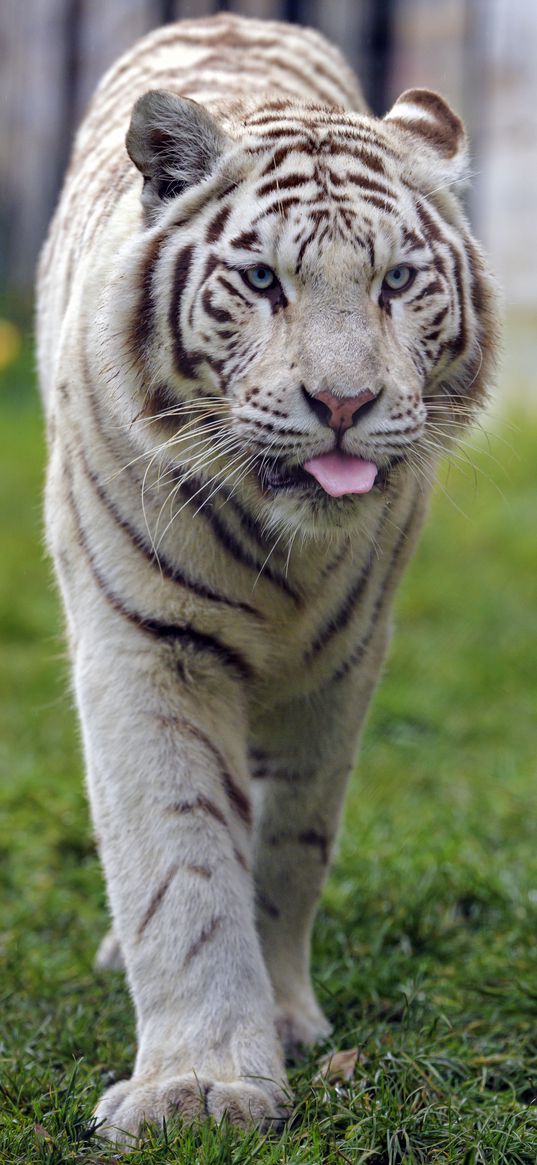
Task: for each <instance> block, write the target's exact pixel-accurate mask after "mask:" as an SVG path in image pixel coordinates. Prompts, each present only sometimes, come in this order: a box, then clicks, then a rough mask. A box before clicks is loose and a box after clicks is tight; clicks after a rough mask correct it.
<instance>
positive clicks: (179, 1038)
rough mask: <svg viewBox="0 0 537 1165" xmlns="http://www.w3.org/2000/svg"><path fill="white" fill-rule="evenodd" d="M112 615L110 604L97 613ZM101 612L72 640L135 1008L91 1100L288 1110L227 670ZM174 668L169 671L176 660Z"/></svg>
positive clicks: (123, 1115) (113, 1110)
mask: <svg viewBox="0 0 537 1165" xmlns="http://www.w3.org/2000/svg"><path fill="white" fill-rule="evenodd" d="M110 622H111V623H112V624H114V622H115V617H112V616H111V617H110ZM149 638H150V637H148V636H147V635H144V634H143V633H141V632H140V631H138V630H136V631H135V630H134V629H132V630H131V628H130V627H128V628H127V629H125V627H123V626H122V627H121V628H120V629H118V628H116V627H115V626H114V625H112V626H111V627H110V628H109V629H108V635H107V637H106V640H101V641H100V642H99V643H98V644H96V643H95V642H94V641H91V642H87V641H86V640H85V639H84V637H82V640H81V641H80V642H79V647H78V652H77V658H76V666H75V680H76V689H77V696H78V701H79V706H80V711H81V718H82V724H83V731H84V740H85V749H86V756H87V763H88V777H89V788H90V797H91V803H92V809H93V816H94V821H95V826H96V830H97V833H98V837H99V845H100V850H101V855H102V860H103V865H104V869H105V873H106V878H107V883H108V892H109V898H110V903H111V907H112V913H113V917H114V926H115V928H116V931H117V935H118V938H119V941H120V944H121V950H122V952H123V957H124V961H125V966H126V971H127V977H128V981H129V984H130V988H131V992H132V996H133V1000H134V1006H135V1011H136V1020H137V1034H138V1052H137V1057H136V1063H135V1067H134V1072H133V1075H132V1078H131V1079H130V1080H127V1081H122V1082H121V1083H118V1084H115V1085H114V1086H113V1087H112V1088H110V1089H109V1090H108V1091H107V1092H106V1093H105V1094H104V1096H103V1097H102V1099H101V1101H100V1102H99V1104H98V1106H97V1110H96V1117H97V1120H98V1122H99V1124H100V1133H101V1135H105V1136H107V1137H109V1138H110V1139H111V1140H116V1141H119V1142H125V1141H128V1139H129V1136H136V1135H137V1134H138V1133H139V1131H140V1129H141V1127H142V1125H143V1123H144V1122H146V1121H147V1122H154V1123H157V1124H161V1123H162V1121H163V1120H164V1119H165V1118H168V1119H169V1118H170V1117H172V1116H178V1117H180V1118H183V1119H185V1120H187V1121H192V1120H194V1119H197V1118H198V1117H203V1116H204V1115H210V1116H213V1117H214V1118H216V1119H217V1120H219V1119H220V1118H222V1117H224V1116H226V1117H228V1118H229V1119H230V1120H231V1121H233V1122H235V1123H238V1124H243V1125H246V1124H250V1123H259V1124H261V1125H267V1124H270V1123H272V1122H274V1121H279V1120H281V1119H282V1117H284V1116H285V1113H286V1093H285V1085H286V1082H285V1074H284V1069H283V1062H282V1054H281V1049H280V1045H279V1042H278V1039H277V1035H276V1030H275V1024H274V1006H273V997H272V990H271V986H270V982H269V977H268V974H267V972H266V969H265V966H264V962H263V958H262V954H261V950H260V944H259V940H258V937H257V933H256V929H255V924H254V896H253V883H252V875H251V822H250V804H249V791H248V777H247V770H246V766H245V760H244V743H243V742H244V724H243V715H242V712H241V703H242V701H241V690H240V683H239V682H238V681H235V680H229V679H227V677H226V676H224V675H222V674H220V672H224V671H225V669H224V668H221V667H219V665H218V663H216V662H215V660H214V659H210V660H205V674H204V675H203V669H204V662H203V660H202V661H201V662H200V660H199V658H198V659H194V658H193V657H192V658H191V659H189V658H188V651H187V653H186V659H185V658H184V656H185V653H184V652H182V653H181V654H182V657H183V658H182V661H179V660H178V654H177V648H176V647H171V646H169V645H167V644H162V643H159V644H158V645H157V644H155V645H153V644H151V643H149V645H148V639H149ZM180 667H181V668H182V678H181V673H180Z"/></svg>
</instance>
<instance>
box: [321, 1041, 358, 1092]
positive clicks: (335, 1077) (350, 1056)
mask: <svg viewBox="0 0 537 1165" xmlns="http://www.w3.org/2000/svg"><path fill="white" fill-rule="evenodd" d="M359 1054H360V1053H359V1051H358V1048H345V1049H343V1050H342V1051H341V1052H332V1053H331V1055H329V1056H325V1057H324V1059H322V1060H321V1062H320V1064H319V1071H318V1072H317V1073H316V1075H315V1077H314V1081H317V1082H321V1083H323V1084H344V1083H345V1081H346V1080H352V1077H353V1076H354V1069H355V1068H356V1064H357V1062H358V1056H359Z"/></svg>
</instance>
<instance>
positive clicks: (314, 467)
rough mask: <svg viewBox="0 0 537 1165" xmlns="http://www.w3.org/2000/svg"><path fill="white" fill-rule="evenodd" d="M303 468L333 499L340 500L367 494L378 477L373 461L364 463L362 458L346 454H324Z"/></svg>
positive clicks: (314, 458)
mask: <svg viewBox="0 0 537 1165" xmlns="http://www.w3.org/2000/svg"><path fill="white" fill-rule="evenodd" d="M303 468H304V469H305V470H306V473H311V476H312V477H314V478H315V479H316V481H318V482H319V485H321V486H322V487H323V489H324V491H325V493H327V494H330V496H331V497H333V498H340V497H342V495H343V494H367V493H369V490H370V489H372V488H373V483H374V481H375V478H376V476H377V466H376V465H374V464H373V462H372V461H362V459H361V458H360V457H349V456H348V455H347V454H346V453H322V454H321V456H320V457H312V458H311V460H310V461H306V462H305V463H304V466H303Z"/></svg>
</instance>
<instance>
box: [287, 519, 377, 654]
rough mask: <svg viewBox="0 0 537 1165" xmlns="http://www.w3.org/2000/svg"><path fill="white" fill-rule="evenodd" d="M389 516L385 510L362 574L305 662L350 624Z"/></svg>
mask: <svg viewBox="0 0 537 1165" xmlns="http://www.w3.org/2000/svg"><path fill="white" fill-rule="evenodd" d="M387 516H388V511H387V510H385V511H384V514H383V516H382V519H381V521H380V522H379V523H378V525H377V528H376V530H375V533H374V534H373V536H372V538H371V541H372V543H373V545H372V548H371V550H370V552H369V555H368V557H367V560H366V562H365V563H364V566H363V567H362V570H361V571H360V574H359V575H358V578H357V579H356V582H355V583H353V585H352V587H351V589H350V590H349V591H348V593H347V594H346V595H345V598H344V599H343V602H342V603H341V605H340V606H339V608H338V610H337V611H335V612H334V613H333V615H331V616H330V617H329V619H328V620H327V622H326V623H325V624H324V626H323V627H322V628H321V630H320V631H319V632H318V634H317V636H316V638H315V639H314V641H313V643H312V645H311V647H310V648H309V649H308V651H307V652H306V654H305V656H304V663H306V664H307V663H311V661H312V660H313V659H315V656H316V655H318V654H319V652H320V651H322V649H323V648H324V647H326V645H327V643H329V642H330V640H331V639H332V638H333V637H334V635H337V633H338V632H339V631H343V630H344V628H345V627H347V625H348V624H349V622H350V620H351V618H352V616H353V614H354V611H355V609H356V605H357V603H358V602H359V600H360V598H361V596H362V594H363V592H364V590H365V587H366V585H367V581H368V578H369V574H370V571H371V567H372V565H373V561H374V558H375V549H374V548H375V544H376V542H377V539H378V538H379V536H380V534H381V532H382V529H383V526H384V524H385V522H386V519H387Z"/></svg>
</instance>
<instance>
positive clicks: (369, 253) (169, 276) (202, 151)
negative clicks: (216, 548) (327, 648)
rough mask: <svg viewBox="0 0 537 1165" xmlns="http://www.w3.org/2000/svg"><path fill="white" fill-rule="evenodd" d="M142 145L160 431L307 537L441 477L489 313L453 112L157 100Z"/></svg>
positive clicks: (139, 348) (417, 101) (145, 373)
mask: <svg viewBox="0 0 537 1165" xmlns="http://www.w3.org/2000/svg"><path fill="white" fill-rule="evenodd" d="M187 135H188V142H189V151H190V152H188V151H187V153H186V155H185V151H184V148H183V147H184V145H185V140H186V139H187ZM193 142H195V143H196V145H193V144H192V143H193ZM127 148H128V150H129V153H130V156H131V158H132V159H133V161H134V162H135V164H136V165H137V167H138V168H139V169H140V171H141V173H142V174H143V175H144V192H143V195H142V202H143V204H144V214H145V228H144V231H143V234H142V236H141V239H137V240H136V243H135V245H134V247H133V245H132V244H131V245H130V249H129V256H130V262H131V277H132V278H134V281H135V289H134V294H135V295H136V294H137V295H138V311H137V313H136V320H135V324H134V327H133V326H132V323H131V325H130V349H131V351H133V352H134V357H135V362H136V364H137V366H138V367H139V368H141V369H142V374H141V377H140V393H141V397H142V408H141V413H142V415H143V417H144V418H145V419H148V418H149V419H152V420H153V421H155V425H154V426H153V429H152V435H151V438H149V436H148V435H147V427H146V429H145V434H146V436H145V440H146V441H148V440H152V441H153V443H154V447H155V448H157V447H158V446H159V443H160V446H162V445H164V446H165V451H166V453H165V455H166V457H167V458H171V459H172V461H174V462H175V463H176V464H177V466H178V467H182V468H183V470H185V469H186V472H187V473H188V465H189V464H190V465H193V466H194V467H195V471H196V472H198V473H200V474H201V477H202V480H203V481H206V480H207V479H208V481H209V486H210V488H211V489H212V490H213V493H214V492H215V489H216V490H218V488H219V481H222V482H224V481H225V483H226V484H227V486H228V487H229V486H231V487H232V488H233V489H237V490H242V491H243V492H244V493H246V494H247V495H248V497H249V502H250V506H252V505H253V506H254V508H255V510H256V512H257V514H258V515H259V516H260V517H261V518H262V520H263V522H264V523H265V524H266V525H269V526H270V527H272V528H274V529H278V528H282V529H288V530H290V531H293V530H298V529H300V530H301V531H302V532H303V533H305V534H322V535H323V534H326V533H327V532H330V531H334V530H336V529H340V530H344V531H348V530H350V529H352V528H353V527H356V526H359V525H360V523H361V520H362V518H363V516H364V507H366V508H367V507H370V506H371V505H374V504H375V497H376V496H377V495H378V493H379V492H380V491H383V490H385V489H386V488H388V487H389V486H390V483H392V482H397V478H398V475H401V474H408V473H409V472H410V473H412V472H413V473H420V472H423V473H425V474H428V473H429V472H430V470H431V468H432V466H433V464H434V462H435V461H436V459H437V458H438V455H439V453H440V452H441V451H442V450H443V449H444V448H445V447H446V445H448V444H449V442H450V440H451V439H452V437H453V436H454V435H455V434H456V432H457V429H458V428H459V427H460V425H461V424H463V423H465V422H466V420H467V417H468V415H469V413H470V412H471V411H472V408H473V407H474V405H475V403H476V402H477V401H478V400H479V398H480V396H481V395H482V392H483V384H484V383H485V381H486V379H487V376H488V373H489V368H488V364H489V353H488V350H487V348H486V345H485V343H484V339H483V337H484V336H485V335H486V334H490V333H491V331H492V329H491V327H490V319H491V314H492V312H493V292H492V289H491V283H490V277H489V276H488V273H487V272H486V270H485V268H484V264H483V260H482V257H481V255H480V253H479V252H478V249H477V247H476V244H475V243H474V242H473V240H472V239H471V238H470V235H469V233H468V228H467V225H466V222H465V220H464V217H463V215H462V212H461V209H460V206H459V202H458V199H457V197H456V195H455V194H454V193H453V184H454V183H457V182H459V181H460V180H461V179H462V178H463V176H464V166H465V139H464V131H463V127H462V125H461V123H460V121H459V119H458V118H457V117H456V116H455V115H454V114H453V113H452V112H451V110H450V109H449V108H448V106H447V105H445V103H444V102H443V100H442V99H441V98H439V97H438V96H437V95H436V94H432V93H428V92H427V91H424V90H413V91H411V92H409V93H407V94H403V96H402V97H401V98H400V99H399V101H398V102H396V104H395V106H394V107H393V109H392V111H391V112H390V114H388V116H387V117H386V118H385V119H384V121H382V122H379V121H377V120H376V119H373V118H370V117H367V116H364V115H359V114H354V113H349V112H340V111H337V110H336V111H330V110H326V109H323V108H319V107H316V106H313V105H302V106H295V105H289V103H287V102H281V101H280V102H274V103H273V105H272V106H271V105H269V106H267V105H266V104H265V105H264V106H263V109H262V112H261V111H259V110H256V109H255V108H254V109H253V110H251V111H250V112H248V113H245V112H244V111H242V114H241V117H240V120H238V121H233V120H231V121H230V122H229V123H228V125H227V126H226V130H224V129H223V128H222V127H221V126H219V125H218V123H217V122H216V121H215V120H214V119H213V118H212V117H211V116H210V115H209V114H208V113H207V111H206V110H204V109H202V108H201V107H200V106H197V105H196V104H195V103H194V102H191V101H189V100H187V99H184V98H177V97H174V96H173V95H172V94H168V93H161V92H158V91H155V92H154V93H149V94H146V95H145V96H144V97H143V98H141V99H140V101H138V103H137V105H136V106H135V109H134V113H133V119H132V122H131V128H130V130H129V134H128V137H127ZM140 252H141V254H140ZM133 256H134V258H133ZM139 404H140V401H139V400H138V402H137V405H138V406H139ZM189 409H190V410H191V411H190V412H189ZM178 422H179V423H178ZM170 430H171V433H172V435H171V436H170ZM164 434H166V436H165V437H164ZM163 438H164V440H163ZM204 475H205V476H204Z"/></svg>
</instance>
